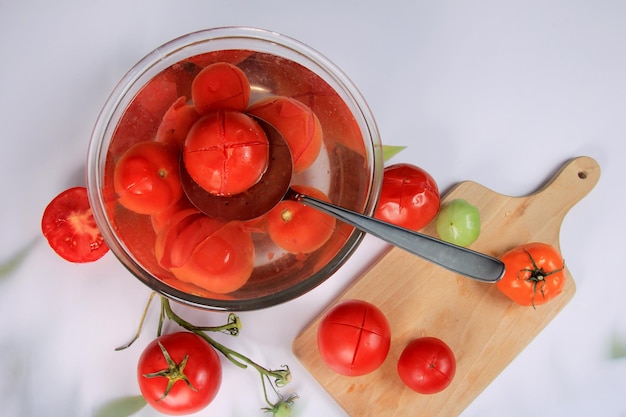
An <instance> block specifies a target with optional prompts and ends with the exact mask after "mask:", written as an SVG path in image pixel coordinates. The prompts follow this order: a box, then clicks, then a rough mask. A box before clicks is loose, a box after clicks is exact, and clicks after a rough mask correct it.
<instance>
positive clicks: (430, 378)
mask: <svg viewBox="0 0 626 417" xmlns="http://www.w3.org/2000/svg"><path fill="white" fill-rule="evenodd" d="M397 371H398V375H399V376H400V379H401V380H402V382H403V383H404V384H405V385H406V386H407V387H409V388H410V389H412V390H413V391H415V392H418V393H420V394H435V393H437V392H440V391H443V390H444V389H445V388H446V387H448V385H450V383H451V382H452V379H453V378H454V374H455V373H456V359H455V357H454V353H453V352H452V350H451V349H450V347H449V346H448V345H447V344H446V343H445V342H443V341H442V340H440V339H437V338H435V337H421V338H419V339H415V340H412V341H411V342H409V344H408V345H407V346H406V347H405V348H404V350H403V351H402V353H401V354H400V358H399V359H398V364H397Z"/></svg>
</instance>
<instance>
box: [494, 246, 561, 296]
mask: <svg viewBox="0 0 626 417" xmlns="http://www.w3.org/2000/svg"><path fill="white" fill-rule="evenodd" d="M501 260H502V262H504V266H505V271H504V276H503V277H502V279H501V280H500V281H498V282H497V283H496V285H497V287H498V289H499V290H500V291H502V293H503V294H505V295H506V296H507V297H509V298H510V299H511V300H513V301H514V302H516V303H517V304H520V305H523V306H530V305H532V306H533V307H534V306H536V305H540V304H545V303H547V302H548V301H550V300H552V299H553V298H554V297H556V296H557V295H559V294H560V293H561V292H562V291H563V287H565V262H564V261H563V258H562V257H561V254H560V253H559V251H558V250H556V248H554V247H553V246H551V245H548V244H546V243H541V242H532V243H527V244H524V245H521V246H518V247H516V248H514V249H511V250H510V251H508V252H506V253H505V254H504V255H502V257H501Z"/></svg>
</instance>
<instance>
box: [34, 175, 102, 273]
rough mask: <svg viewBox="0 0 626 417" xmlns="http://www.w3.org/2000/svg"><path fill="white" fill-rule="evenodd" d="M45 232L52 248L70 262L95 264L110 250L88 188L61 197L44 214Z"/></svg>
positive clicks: (66, 191)
mask: <svg viewBox="0 0 626 417" xmlns="http://www.w3.org/2000/svg"><path fill="white" fill-rule="evenodd" d="M41 230H42V232H43V235H44V236H45V237H46V239H47V240H48V243H49V244H50V246H51V247H52V249H54V251H55V252H56V253H57V254H58V255H59V256H61V257H62V258H63V259H65V260H67V261H70V262H76V263H84V262H93V261H96V260H98V259H100V258H101V257H102V256H104V254H105V253H107V252H108V250H109V247H108V246H107V245H106V243H105V242H104V239H103V238H102V235H101V234H100V230H98V226H97V225H96V221H95V220H94V218H93V213H92V212H91V206H90V205H89V199H88V197H87V189H86V188H85V187H74V188H70V189H68V190H65V191H63V192H62V193H61V194H59V195H57V196H56V197H55V198H54V199H53V200H52V201H51V202H50V203H49V204H48V206H47V207H46V209H45V210H44V212H43V217H42V219H41Z"/></svg>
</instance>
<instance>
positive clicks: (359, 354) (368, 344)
mask: <svg viewBox="0 0 626 417" xmlns="http://www.w3.org/2000/svg"><path fill="white" fill-rule="evenodd" d="M390 345H391V328H390V326H389V322H388V321H387V318H386V317H385V315H384V314H383V312H382V311H381V310H380V309H379V308H378V307H376V306H375V305H373V304H371V303H368V302H367V301H363V300H347V301H343V302H341V303H339V304H337V305H336V306H334V307H333V308H331V309H330V310H329V311H328V312H327V313H326V315H325V316H324V317H323V318H322V320H321V322H320V324H319V327H318V330H317V347H318V349H319V353H320V356H321V357H322V360H323V361H324V362H325V363H326V365H328V367H329V368H331V369H332V370H334V371H335V372H337V373H339V374H342V375H346V376H359V375H365V374H368V373H370V372H372V371H374V370H376V369H377V368H378V367H380V365H382V363H383V362H384V361H385V358H386V357H387V354H388V353H389V347H390Z"/></svg>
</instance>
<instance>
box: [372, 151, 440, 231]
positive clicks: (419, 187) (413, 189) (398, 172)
mask: <svg viewBox="0 0 626 417" xmlns="http://www.w3.org/2000/svg"><path fill="white" fill-rule="evenodd" d="M439 205H440V196H439V188H438V187H437V183H436V182H435V180H434V179H433V177H432V176H431V175H430V174H429V173H428V172H426V171H425V170H423V169H422V168H420V167H418V166H415V165H411V164H406V163H402V164H395V165H390V166H388V167H387V168H385V171H384V174H383V183H382V186H381V193H380V198H379V200H378V205H377V206H376V211H375V212H374V217H376V218H377V219H380V220H384V221H386V222H389V223H393V224H395V225H397V226H400V227H404V228H406V229H411V230H415V231H418V230H420V229H422V228H423V227H424V226H426V225H427V224H428V223H430V221H431V220H432V219H434V218H435V216H436V215H437V212H438V211H439Z"/></svg>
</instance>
